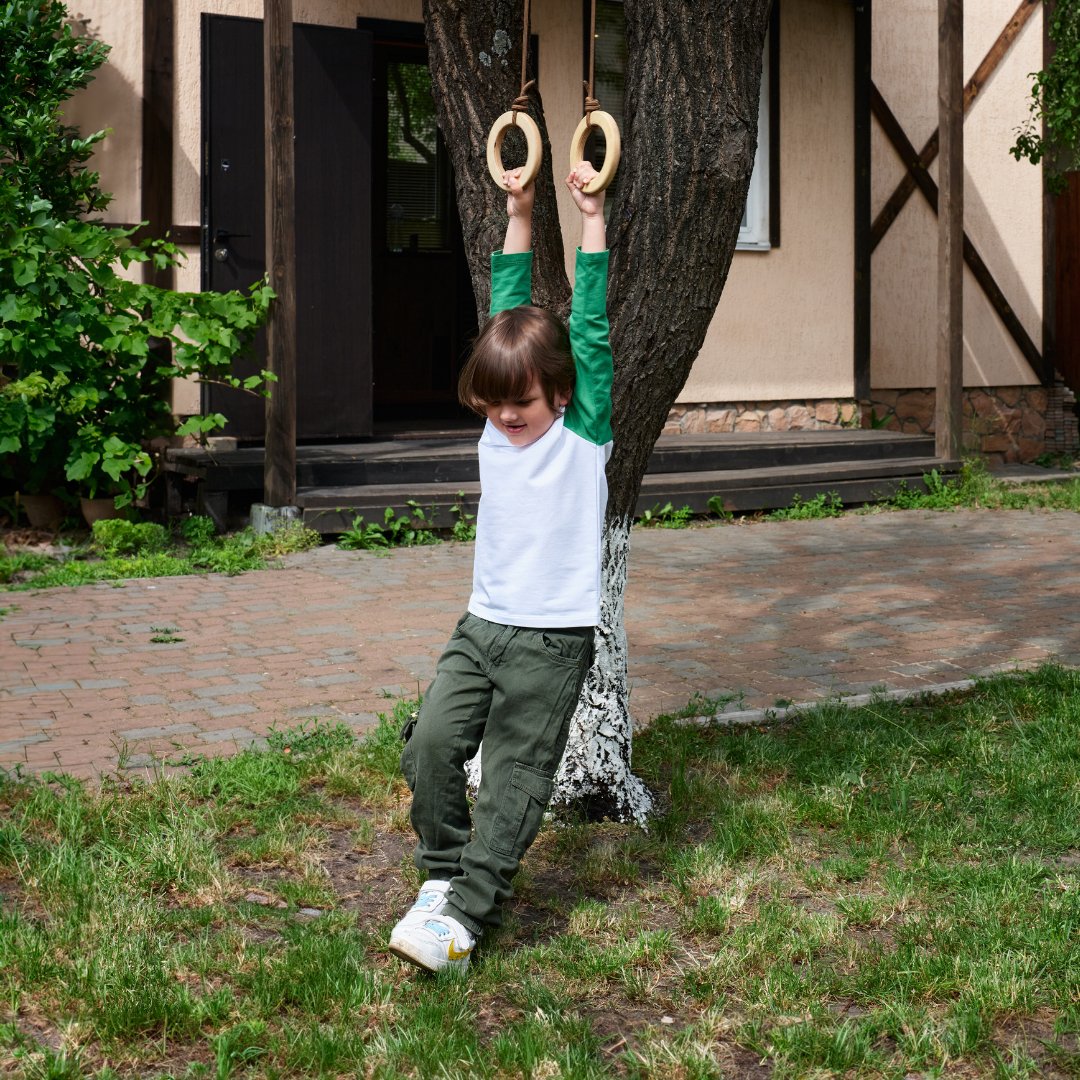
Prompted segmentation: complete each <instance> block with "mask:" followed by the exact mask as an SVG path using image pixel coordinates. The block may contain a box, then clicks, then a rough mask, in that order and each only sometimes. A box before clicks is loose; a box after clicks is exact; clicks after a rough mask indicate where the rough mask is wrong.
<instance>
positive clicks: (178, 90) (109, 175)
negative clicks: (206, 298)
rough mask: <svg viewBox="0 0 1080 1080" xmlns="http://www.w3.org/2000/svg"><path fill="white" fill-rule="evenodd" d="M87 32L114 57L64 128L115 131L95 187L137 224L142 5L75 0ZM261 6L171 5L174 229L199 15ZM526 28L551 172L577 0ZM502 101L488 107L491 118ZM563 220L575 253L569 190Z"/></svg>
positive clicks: (307, 14)
mask: <svg viewBox="0 0 1080 1080" xmlns="http://www.w3.org/2000/svg"><path fill="white" fill-rule="evenodd" d="M71 8H72V11H73V12H77V14H78V16H79V18H80V19H81V20H85V23H84V25H85V27H86V30H85V32H87V33H91V34H93V35H95V36H97V37H100V38H102V39H103V40H105V41H108V42H109V43H110V44H111V45H112V52H111V54H110V57H109V62H108V64H107V65H106V66H105V67H104V68H103V69H102V70H101V72H100V73H99V76H98V78H97V80H96V81H95V83H94V84H93V86H92V87H91V88H89V89H88V90H87V91H85V92H84V93H82V94H80V95H79V97H78V98H77V99H76V100H75V101H74V102H73V104H72V107H71V109H70V110H69V112H70V116H71V122H72V123H75V124H78V125H79V126H80V127H81V128H82V129H83V130H95V129H96V128H98V127H101V126H102V125H103V124H104V123H105V122H106V119H105V118H107V122H108V123H110V124H111V125H112V127H113V128H114V134H113V135H111V136H110V137H109V139H108V140H107V141H106V142H105V144H104V145H103V148H102V149H101V150H100V151H99V152H98V154H97V155H96V156H95V158H94V163H93V164H94V167H95V168H97V169H99V170H100V172H101V177H102V187H103V189H104V190H106V191H112V192H115V193H116V195H117V198H116V200H115V201H114V203H113V205H112V207H111V208H110V210H109V212H108V215H107V216H108V218H109V220H113V221H138V220H140V218H141V208H140V182H141V172H140V167H139V163H140V162H141V159H142V141H141V122H142V121H141V116H142V112H141V98H142V63H143V61H142V16H141V11H142V6H141V4H137V3H136V2H135V0H125V2H124V3H122V4H118V3H117V2H116V0H78V3H77V5H76V4H72V5H71ZM262 9H263V3H262V0H176V9H175V42H176V53H175V127H174V177H173V216H172V222H173V224H175V225H198V224H200V220H201V214H200V205H199V203H200V156H201V155H200V140H201V116H202V105H201V94H202V66H201V56H200V50H201V17H202V15H203V14H204V13H207V14H214V15H236V16H245V17H249V18H261V17H262ZM294 18H295V19H296V21H297V22H303V23H314V24H318V25H326V26H355V25H356V20H357V18H370V19H393V20H399V21H403V22H417V23H419V22H421V21H422V16H421V4H420V0H295V3H294ZM532 29H533V33H535V34H536V35H537V37H538V38H539V40H540V78H539V85H540V87H541V90H542V93H543V101H544V108H545V113H546V116H547V119H548V131H549V134H550V138H551V144H552V147H553V148H554V150H553V152H554V154H555V155H556V160H555V162H554V165H555V171H556V174H557V175H561V174H560V173H559V170H560V169H562V168H563V167H564V166H565V165H566V163H567V161H568V157H567V151H568V148H569V146H570V139H571V137H572V136H573V133H574V129H575V128H576V127H577V123H578V120H580V118H581V56H582V40H581V30H582V19H581V7H580V2H579V0H551V2H547V3H544V4H542V5H535V6H534V9H533V11H532ZM508 104H509V102H493V103H492V107H491V119H492V120H494V119H495V117H496V116H498V115H499V113H501V112H503V111H504V110H505V109H506V107H507V106H508ZM559 206H560V213H561V215H562V218H563V221H564V222H566V223H567V228H566V243H567V247H568V250H569V251H570V252H571V253H572V251H573V249H574V246H575V245H576V244H577V239H578V238H577V236H576V235H575V234H573V233H572V231H571V227H572V226H573V224H574V223H575V218H576V211H575V210H574V206H573V201H572V200H571V199H570V196H569V193H562V194H560V196H559ZM186 253H187V256H188V258H187V262H186V264H185V265H184V266H183V267H182V268H181V269H180V270H179V272H178V273H177V277H176V287H177V288H179V289H190V290H196V289H198V288H199V287H200V282H201V264H200V253H199V249H198V248H197V247H192V248H188V249H186ZM173 404H174V408H175V409H176V411H177V412H178V413H185V412H193V411H196V410H197V409H198V388H197V387H195V386H194V385H192V384H182V385H178V386H177V387H176V389H175V393H174V399H173Z"/></svg>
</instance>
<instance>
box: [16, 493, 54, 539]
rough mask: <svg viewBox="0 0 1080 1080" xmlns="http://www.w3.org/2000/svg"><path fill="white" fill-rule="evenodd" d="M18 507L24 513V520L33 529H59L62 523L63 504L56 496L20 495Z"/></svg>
mask: <svg viewBox="0 0 1080 1080" xmlns="http://www.w3.org/2000/svg"><path fill="white" fill-rule="evenodd" d="M19 505H20V506H21V507H22V508H23V510H25V511H26V520H27V521H29V522H30V524H31V525H33V526H34V528H35V529H52V530H53V531H55V530H56V529H59V528H60V526H61V525H62V524H63V522H64V504H63V503H62V502H61V501H60V499H59V498H58V497H57V496H56V495H49V494H43V495H42V494H39V495H20V496H19Z"/></svg>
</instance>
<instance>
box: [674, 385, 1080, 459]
mask: <svg viewBox="0 0 1080 1080" xmlns="http://www.w3.org/2000/svg"><path fill="white" fill-rule="evenodd" d="M934 397H935V393H934V390H932V389H915V390H875V391H873V393H872V395H871V397H870V399H869V400H867V401H861V402H860V401H855V400H854V399H850V398H849V399H844V398H840V399H837V398H826V399H818V400H814V399H809V400H802V401H749V402H746V401H739V402H700V403H687V404H681V405H675V406H673V407H672V409H671V411H670V412H669V414H668V419H667V423H666V424H665V425H664V430H663V434H664V435H693V434H704V433H710V432H712V433H720V432H741V431H828V430H837V429H841V428H859V427H861V428H885V429H887V430H891V431H903V432H906V433H909V434H917V435H932V434H933V432H934ZM964 449H965V451H968V452H971V453H975V452H977V453H979V454H982V455H983V456H984V457H985V458H986V459H987V461H988V462H989V463H991V464H994V463H1011V462H1027V461H1034V460H1035V458H1037V457H1039V456H1040V455H1041V454H1044V453H1075V452H1076V451H1077V450H1080V433H1078V429H1077V415H1076V399H1075V397H1074V396H1073V394H1072V392H1071V391H1070V390H1068V388H1067V387H1065V386H1064V385H1063V384H1062V383H1061V382H1060V380H1059V381H1058V382H1057V383H1056V384H1055V385H1054V386H1052V387H1050V388H1049V389H1047V388H1045V387H1042V386H998V387H977V388H970V389H968V390H965V391H964Z"/></svg>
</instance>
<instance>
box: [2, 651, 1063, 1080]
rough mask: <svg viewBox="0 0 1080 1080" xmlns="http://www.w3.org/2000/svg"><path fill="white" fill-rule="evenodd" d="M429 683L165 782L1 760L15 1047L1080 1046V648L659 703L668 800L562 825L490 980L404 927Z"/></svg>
mask: <svg viewBox="0 0 1080 1080" xmlns="http://www.w3.org/2000/svg"><path fill="white" fill-rule="evenodd" d="M410 707H411V706H410V704H409V703H405V702H402V703H399V705H398V707H397V709H396V710H395V715H391V716H387V717H384V718H383V719H382V722H381V723H380V725H379V727H378V728H377V729H376V730H375V731H374V732H373V733H372V734H371V735H369V736H368V737H367V738H365V739H363V740H362V741H356V740H355V739H354V738H353V736H352V735H351V733H350V732H348V731H347V730H345V729H343V728H333V727H328V726H325V725H320V724H318V723H314V722H312V723H310V724H308V725H306V726H303V727H301V728H299V729H296V730H293V731H289V732H277V733H275V734H274V735H273V736H272V738H271V740H270V745H269V748H268V749H266V750H264V751H248V752H244V753H241V754H238V755H236V756H234V757H231V758H217V759H211V760H206V761H203V762H197V763H195V764H194V765H193V766H191V767H190V768H188V769H186V770H183V771H182V772H180V773H177V774H175V775H171V776H161V777H156V778H153V779H152V780H150V781H148V782H136V783H133V782H131V781H130V780H127V779H115V780H110V779H108V778H106V779H105V781H104V783H103V784H102V785H100V786H89V785H85V784H83V783H80V782H76V781H73V780H70V779H65V778H61V777H50V776H46V777H43V778H41V779H33V778H25V777H8V778H7V779H6V780H4V781H0V1063H2V1066H0V1073H3V1074H5V1075H13V1076H27V1077H76V1076H92V1077H112V1076H141V1077H142V1076H173V1077H199V1076H212V1077H227V1076H235V1077H313V1076H334V1077H338V1076H354V1075H355V1076H364V1077H367V1076H372V1077H398V1076H418V1077H430V1076H445V1077H473V1076H478V1077H488V1076H490V1077H496V1076H499V1077H517V1076H527V1077H556V1076H565V1077H594V1076H595V1077H601V1076H629V1077H645V1076H648V1077H680V1078H681V1077H712V1076H718V1075H729V1076H736V1077H741V1076H746V1077H753V1076H770V1075H772V1076H780V1077H784V1076H791V1077H808V1076H860V1075H861V1076H874V1077H878V1076H883V1077H897V1078H900V1077H905V1076H909V1075H918V1076H938V1075H941V1076H965V1077H972V1076H1034V1075H1037V1076H1077V1075H1080V1044H1078V1032H1080V785H1078V782H1077V777H1078V775H1080V674H1078V673H1076V672H1072V671H1068V670H1065V669H1062V668H1059V667H1055V666H1048V667H1044V668H1042V669H1040V670H1039V671H1037V672H1034V673H1032V674H1029V675H1024V676H1001V677H997V678H995V679H992V680H988V681H985V682H981V683H979V684H978V685H977V687H976V688H975V689H974V690H973V691H971V692H968V693H965V694H962V695H953V696H949V697H941V698H926V699H922V700H920V701H914V702H911V701H909V702H903V703H899V702H885V701H881V702H876V703H873V704H871V705H869V706H867V707H865V708H859V709H850V710H849V709H845V708H843V707H841V706H840V705H839V704H831V705H825V706H822V707H820V708H817V709H816V710H814V711H812V712H808V713H806V714H805V715H803V716H802V717H801V718H800V719H799V720H797V721H796V722H792V723H788V724H785V725H784V726H782V727H780V726H773V727H767V728H761V729H750V730H740V731H733V730H721V729H717V728H708V729H701V728H698V727H696V726H688V725H683V724H680V723H679V721H678V719H677V718H674V717H667V718H660V719H659V720H657V721H656V722H654V723H653V725H652V726H651V727H650V728H649V729H648V730H646V731H644V732H642V733H641V734H639V735H638V736H637V737H636V739H635V747H634V760H635V766H636V768H637V771H638V772H639V773H640V775H641V776H642V777H643V778H644V779H645V780H646V781H647V782H648V783H649V785H650V786H651V788H652V789H653V791H654V792H655V793H656V796H657V800H658V805H659V807H660V812H659V814H658V816H657V817H656V818H655V819H654V820H653V822H652V824H651V827H650V830H649V831H648V832H647V833H644V832H641V831H640V830H638V829H636V828H635V827H633V826H629V825H619V824H614V823H601V824H594V823H587V822H576V823H570V824H562V825H559V826H557V827H552V828H549V829H546V830H545V831H544V832H543V833H542V834H541V838H540V839H539V840H538V842H537V844H536V845H535V846H534V848H533V849H532V850H531V851H530V853H529V855H528V857H527V861H526V864H525V866H524V867H523V869H522V871H521V874H520V875H519V878H518V880H517V896H516V898H515V899H514V901H513V902H512V904H511V906H510V909H509V912H508V918H507V920H506V923H505V925H504V926H503V928H502V929H501V930H499V931H498V932H496V933H494V934H491V935H489V936H488V938H487V939H485V941H484V943H483V947H482V950H481V952H480V953H479V954H478V959H477V962H476V963H475V964H474V967H473V969H472V970H471V972H470V974H469V975H468V977H467V978H466V979H458V978H453V977H441V978H432V977H430V976H426V975H424V974H422V973H420V972H418V971H415V970H413V969H411V968H406V967H405V966H404V965H402V964H401V963H400V962H399V961H397V960H396V959H394V958H393V957H390V956H389V955H388V954H387V953H386V951H385V944H386V940H387V937H388V934H389V929H390V926H391V925H392V923H393V921H394V920H395V918H396V917H397V916H398V915H399V914H400V912H401V911H402V910H403V909H404V907H406V906H407V905H408V903H409V902H410V901H411V898H412V895H413V894H414V892H415V889H416V887H417V884H418V879H417V877H416V875H415V872H414V871H413V869H412V867H411V862H410V858H409V852H410V849H411V837H410V833H409V829H408V821H407V807H408V793H407V791H406V789H405V788H404V785H403V783H402V781H401V779H400V777H399V776H398V774H397V768H396V761H397V755H398V752H399V749H400V744H399V743H398V739H397V727H398V724H399V723H400V721H401V719H402V717H403V716H404V715H406V714H407V712H408V710H409V708H410ZM696 711H697V710H696Z"/></svg>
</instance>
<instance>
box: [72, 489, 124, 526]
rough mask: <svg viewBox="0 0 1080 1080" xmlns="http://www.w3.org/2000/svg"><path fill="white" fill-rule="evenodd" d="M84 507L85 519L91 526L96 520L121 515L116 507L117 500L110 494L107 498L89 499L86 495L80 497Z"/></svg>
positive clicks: (81, 504)
mask: <svg viewBox="0 0 1080 1080" xmlns="http://www.w3.org/2000/svg"><path fill="white" fill-rule="evenodd" d="M79 505H80V506H81V507H82V516H83V520H84V521H85V522H86V524H87V525H89V526H90V527H91V528H93V527H94V522H95V521H104V520H106V519H107V518H118V517H120V511H119V510H117V509H116V500H115V499H114V498H113V497H112V496H111V495H110V496H109V497H108V498H107V499H87V498H86V497H85V496H84V497H83V498H81V499H79Z"/></svg>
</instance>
